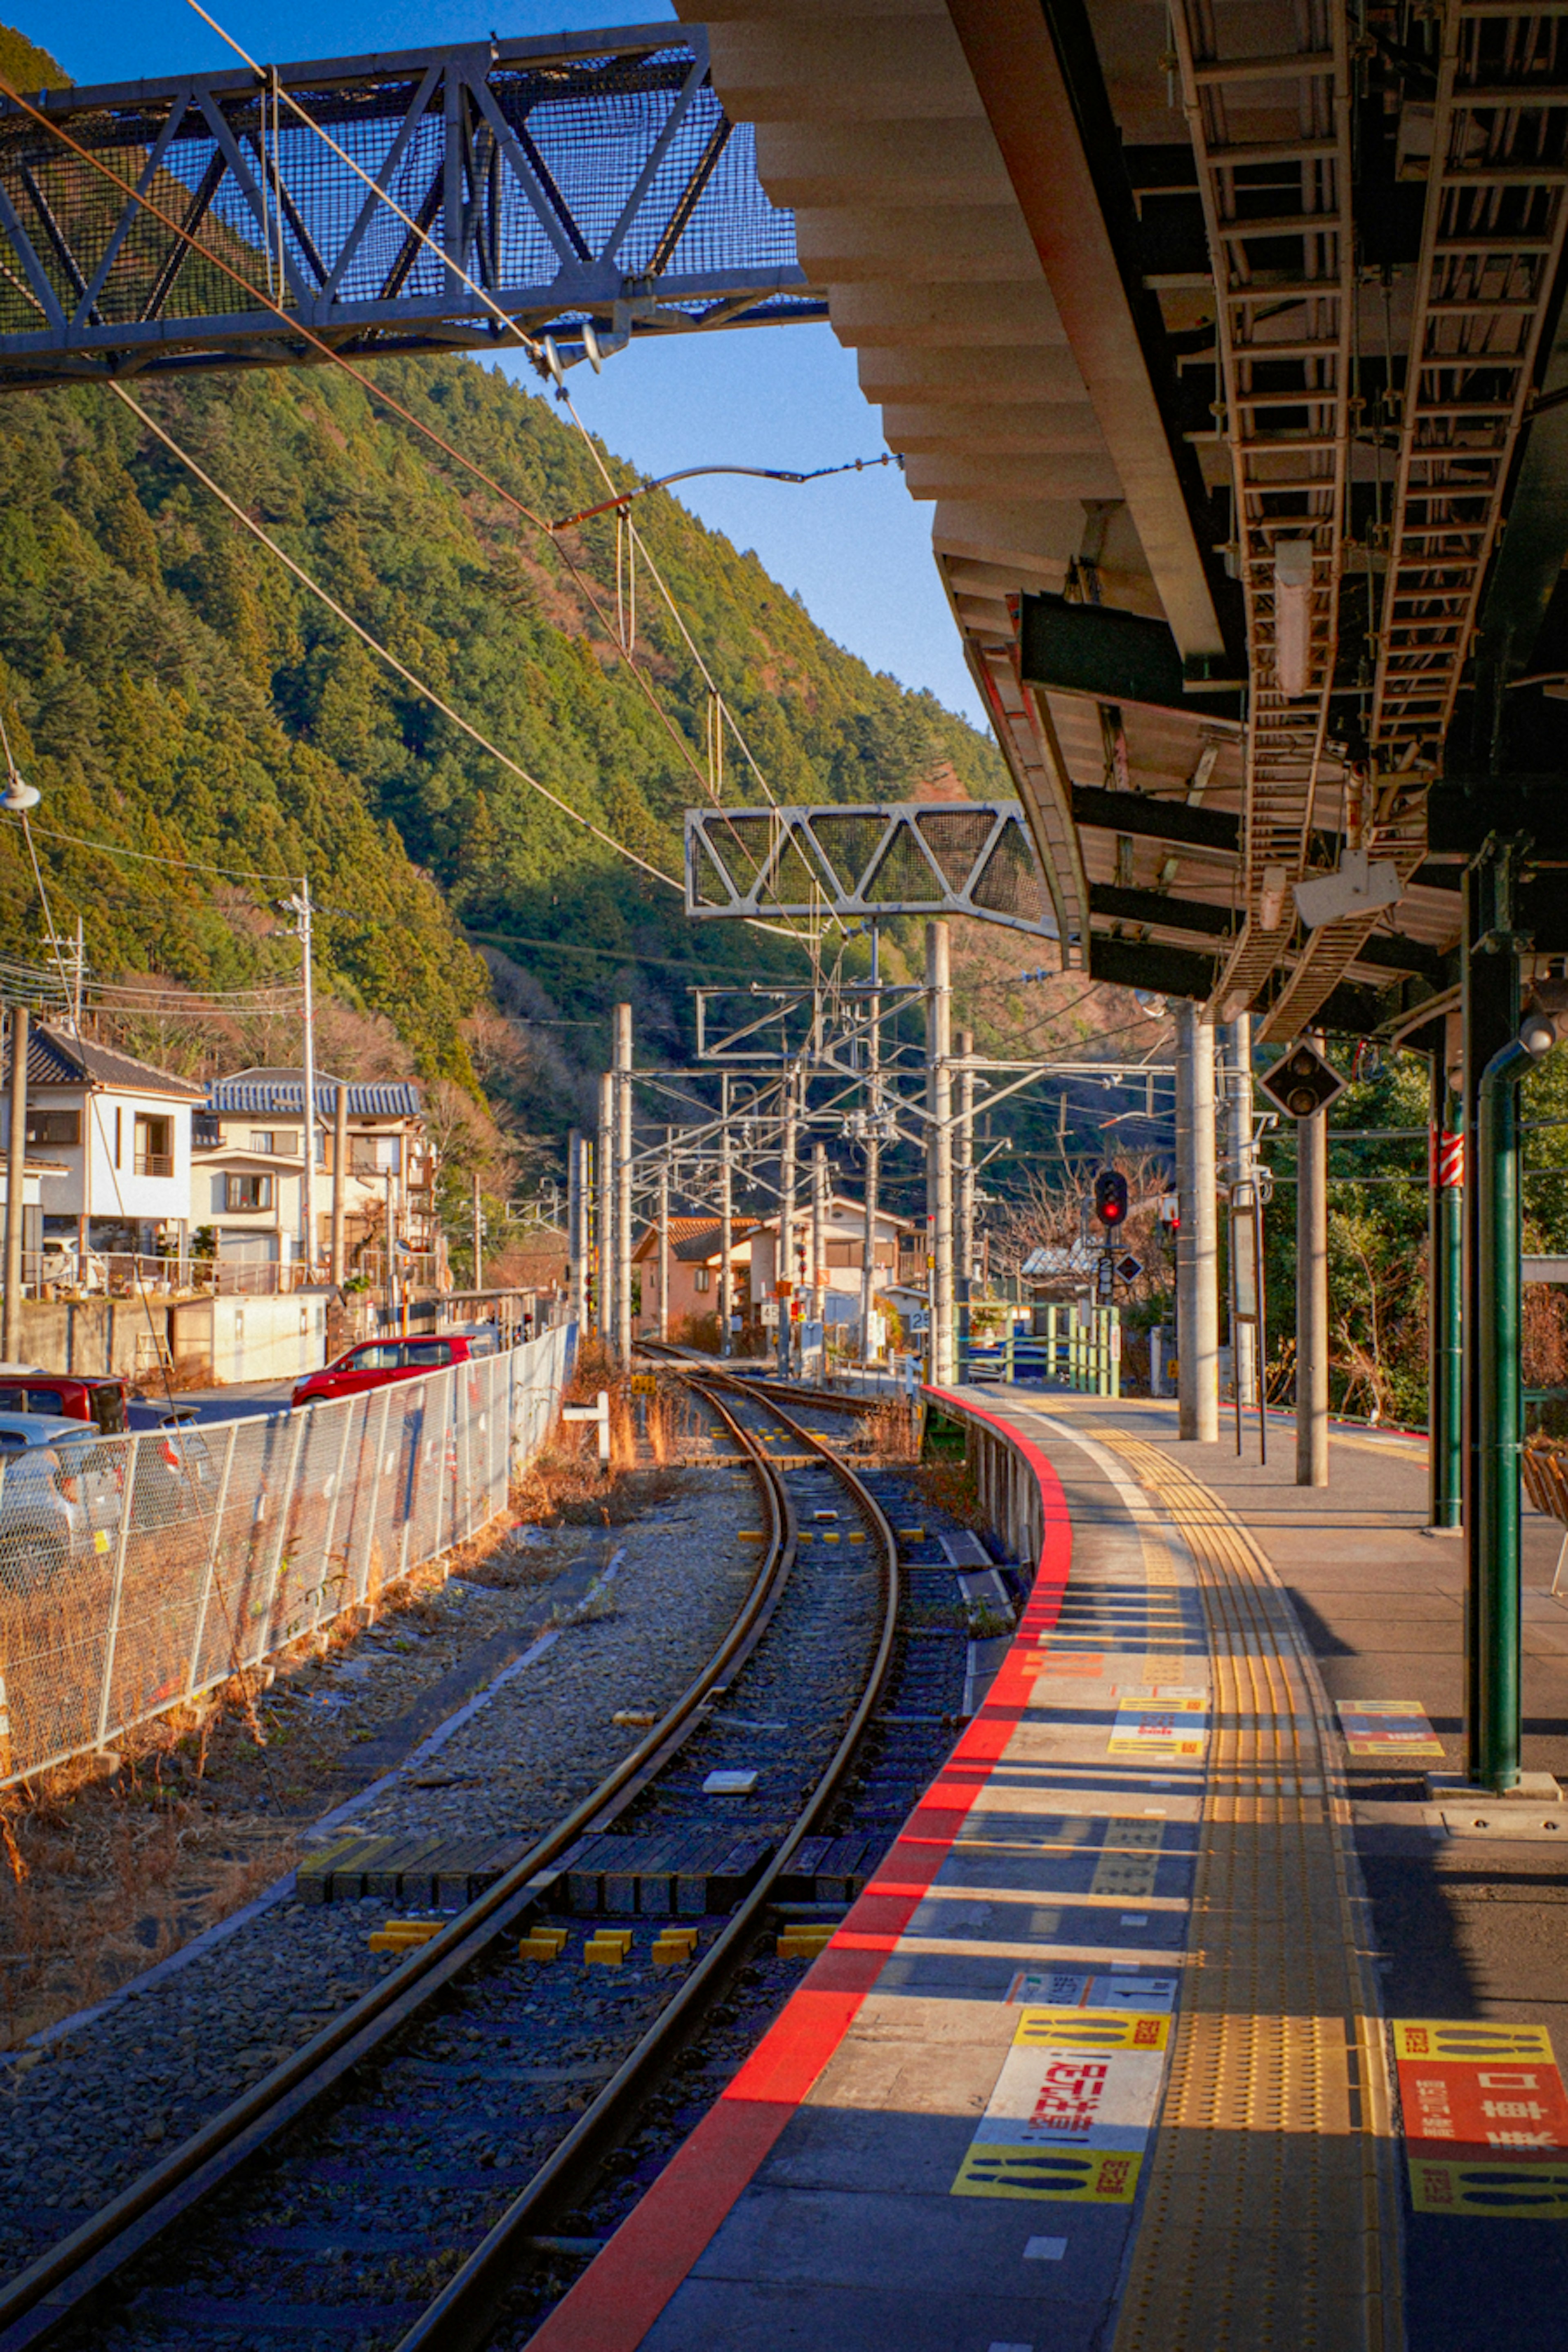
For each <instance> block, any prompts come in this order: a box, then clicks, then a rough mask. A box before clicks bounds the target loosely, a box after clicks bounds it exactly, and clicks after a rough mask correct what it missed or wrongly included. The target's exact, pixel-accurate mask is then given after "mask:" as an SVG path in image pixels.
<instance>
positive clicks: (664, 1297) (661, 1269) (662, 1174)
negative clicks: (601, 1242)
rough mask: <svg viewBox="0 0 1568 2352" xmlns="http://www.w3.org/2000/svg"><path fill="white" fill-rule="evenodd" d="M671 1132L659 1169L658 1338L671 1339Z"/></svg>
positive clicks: (669, 1131)
mask: <svg viewBox="0 0 1568 2352" xmlns="http://www.w3.org/2000/svg"><path fill="white" fill-rule="evenodd" d="M670 1136H671V1130H670V1129H668V1127H667V1128H666V1129H665V1130H664V1158H663V1159H662V1160H660V1162H659V1168H658V1336H659V1338H660V1339H668V1337H669V1152H670Z"/></svg>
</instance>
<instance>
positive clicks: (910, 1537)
mask: <svg viewBox="0 0 1568 2352" xmlns="http://www.w3.org/2000/svg"><path fill="white" fill-rule="evenodd" d="M925 1539H926V1531H925V1529H924V1528H900V1529H899V1541H900V1543H924V1541H925Z"/></svg>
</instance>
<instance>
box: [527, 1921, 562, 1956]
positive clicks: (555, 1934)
mask: <svg viewBox="0 0 1568 2352" xmlns="http://www.w3.org/2000/svg"><path fill="white" fill-rule="evenodd" d="M565 1949H566V1930H565V1928H564V1927H531V1928H530V1929H529V1931H528V1933H527V1935H526V1936H525V1937H523V1939H522V1941H521V1943H520V1944H519V1946H518V1948H517V1957H518V1958H519V1959H520V1960H558V1959H559V1958H561V1955H562V1953H563V1951H564V1950H565Z"/></svg>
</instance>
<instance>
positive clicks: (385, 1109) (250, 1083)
mask: <svg viewBox="0 0 1568 2352" xmlns="http://www.w3.org/2000/svg"><path fill="white" fill-rule="evenodd" d="M338 1083H339V1082H338V1080H337V1079H336V1078H329V1077H323V1076H321V1073H320V1072H319V1071H318V1073H317V1076H316V1115H317V1117H318V1118H333V1117H335V1115H336V1112H337V1107H338ZM348 1095H349V1117H350V1118H418V1117H419V1115H420V1113H421V1111H422V1110H423V1108H424V1104H423V1102H422V1100H421V1098H420V1093H419V1089H418V1087H415V1086H410V1085H409V1084H408V1082H407V1081H406V1079H395V1080H380V1081H377V1082H375V1083H373V1084H370V1085H364V1086H359V1085H353V1084H351V1086H350V1087H349V1090H348ZM205 1108H206V1109H207V1110H208V1111H210V1112H211V1113H212V1114H213V1115H214V1116H215V1117H216V1116H217V1115H218V1114H219V1113H221V1112H224V1111H249V1112H256V1111H292V1113H293V1114H294V1117H295V1118H303V1116H304V1111H305V1074H304V1072H303V1071H302V1070H242V1071H241V1072H240V1074H239V1076H237V1077H233V1078H215V1079H214V1080H213V1082H212V1084H211V1086H209V1087H208V1088H207V1090H206V1105H205Z"/></svg>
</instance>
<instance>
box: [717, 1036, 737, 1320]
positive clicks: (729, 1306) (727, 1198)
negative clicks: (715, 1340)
mask: <svg viewBox="0 0 1568 2352" xmlns="http://www.w3.org/2000/svg"><path fill="white" fill-rule="evenodd" d="M719 1085H720V1090H721V1091H720V1105H721V1108H720V1124H719V1353H720V1354H721V1356H727V1355H729V1354H730V1353H731V1333H730V1318H731V1316H732V1315H733V1313H734V1311H735V1310H734V1298H733V1294H734V1281H733V1276H732V1275H731V1265H730V1256H731V1251H732V1250H733V1248H734V1246H735V1224H734V1183H733V1168H732V1164H731V1141H730V1078H729V1074H728V1072H726V1073H725V1075H724V1076H723V1077H722V1078H721V1079H720V1081H719Z"/></svg>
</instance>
